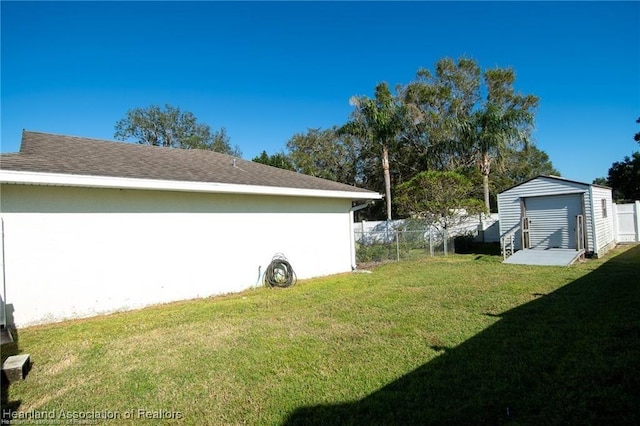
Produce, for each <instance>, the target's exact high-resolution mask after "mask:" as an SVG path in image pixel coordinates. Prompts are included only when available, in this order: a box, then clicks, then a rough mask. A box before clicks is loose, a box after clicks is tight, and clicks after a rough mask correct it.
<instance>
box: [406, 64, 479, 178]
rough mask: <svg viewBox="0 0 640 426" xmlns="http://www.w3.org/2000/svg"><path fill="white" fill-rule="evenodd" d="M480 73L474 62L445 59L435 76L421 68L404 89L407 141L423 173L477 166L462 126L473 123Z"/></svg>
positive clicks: (437, 66) (436, 69) (437, 65)
mask: <svg viewBox="0 0 640 426" xmlns="http://www.w3.org/2000/svg"><path fill="white" fill-rule="evenodd" d="M480 74H481V71H480V67H479V66H478V64H477V63H476V61H474V60H473V59H469V58H464V57H462V58H459V59H458V60H457V61H454V60H453V59H451V58H442V59H440V60H439V61H438V62H437V63H436V65H435V71H434V73H432V72H431V71H429V70H428V69H425V68H422V69H419V70H418V72H417V74H416V79H415V80H414V81H412V82H410V83H409V84H407V85H406V86H405V87H404V88H403V89H402V90H401V93H402V99H403V102H404V103H405V105H406V108H407V112H408V115H409V117H410V120H408V121H407V122H406V123H407V126H406V127H405V133H404V136H405V142H406V143H407V144H409V145H410V146H411V147H412V149H413V151H414V158H416V159H419V160H420V164H419V166H418V167H421V168H422V170H424V169H438V170H457V169H459V168H461V167H467V166H469V165H471V164H473V156H472V155H471V147H469V146H468V144H467V143H466V141H465V140H464V138H463V134H462V132H461V131H462V130H463V127H462V126H461V123H467V122H469V120H470V117H471V115H472V113H473V111H474V109H475V108H476V105H477V103H478V101H479V100H480V93H479V89H480ZM416 154H417V155H416Z"/></svg>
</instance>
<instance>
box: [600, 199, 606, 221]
mask: <svg viewBox="0 0 640 426" xmlns="http://www.w3.org/2000/svg"><path fill="white" fill-rule="evenodd" d="M600 201H602V217H607V199H606V198H603V199H602V200H600Z"/></svg>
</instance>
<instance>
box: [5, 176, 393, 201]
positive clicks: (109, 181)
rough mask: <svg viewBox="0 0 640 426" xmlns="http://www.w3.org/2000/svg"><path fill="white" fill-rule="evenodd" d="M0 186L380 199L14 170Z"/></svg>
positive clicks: (355, 194)
mask: <svg viewBox="0 0 640 426" xmlns="http://www.w3.org/2000/svg"><path fill="white" fill-rule="evenodd" d="M0 183H2V184H22V185H42V186H70V187H83V188H108V189H135V190H146V191H178V192H202V193H214V194H245V195H279V196H290V197H295V196H297V197H316V198H343V199H349V200H379V199H382V195H380V194H378V193H376V192H372V191H367V192H364V191H334V190H322V189H305V188H287V187H274V186H258V185H240V184H230V183H215V182H188V181H176V180H160V179H135V178H123V177H107V176H93V175H73V174H59V173H40V172H24V171H15V170H0Z"/></svg>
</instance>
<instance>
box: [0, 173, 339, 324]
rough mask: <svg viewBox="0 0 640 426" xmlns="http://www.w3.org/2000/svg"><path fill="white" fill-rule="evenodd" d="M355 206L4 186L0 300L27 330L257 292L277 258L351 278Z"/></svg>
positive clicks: (307, 271) (302, 270)
mask: <svg viewBox="0 0 640 426" xmlns="http://www.w3.org/2000/svg"><path fill="white" fill-rule="evenodd" d="M350 207H351V201H350V200H347V199H326V198H324V199H323V198H304V197H284V196H259V195H231V194H194V193H185V192H162V191H140V190H117V189H91V188H69V187H43V186H26V185H3V186H2V218H3V220H4V224H5V236H4V243H5V244H4V248H5V273H6V285H7V303H8V304H9V305H10V307H11V309H12V310H13V316H14V322H15V324H16V325H18V326H24V325H29V324H35V323H43V322H51V321H57V320H61V319H65V318H73V317H83V316H90V315H95V314H99V313H106V312H112V311H116V310H126V309H132V308H137V307H141V306H145V305H150V304H155V303H163V302H170V301H175V300H182V299H189V298H197V297H205V296H210V295H215V294H221V293H229V292H237V291H241V290H244V289H247V288H251V287H252V286H255V285H256V284H259V283H260V277H259V275H260V273H261V272H264V271H265V269H266V267H267V265H268V264H269V262H270V261H271V259H272V257H273V255H274V254H276V253H283V254H284V255H286V256H287V258H288V259H289V261H290V262H291V265H292V267H293V269H294V270H295V272H296V274H297V275H298V277H299V278H308V277H314V276H320V275H327V274H333V273H339V272H345V271H349V270H350V269H351V246H350V239H351V235H350V234H351V232H350V226H351V224H350V215H349V209H350ZM311 224H313V232H312V229H311V226H310V225H311ZM318 231H320V232H318Z"/></svg>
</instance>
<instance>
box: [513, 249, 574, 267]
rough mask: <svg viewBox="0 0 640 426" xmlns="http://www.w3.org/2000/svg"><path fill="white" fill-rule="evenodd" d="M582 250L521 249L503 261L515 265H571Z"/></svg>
mask: <svg viewBox="0 0 640 426" xmlns="http://www.w3.org/2000/svg"><path fill="white" fill-rule="evenodd" d="M581 254H582V252H579V251H576V250H564V249H547V250H532V249H527V250H519V251H517V252H515V253H514V254H513V255H512V256H510V257H508V258H507V259H506V260H505V261H504V262H503V263H511V264H515V265H540V266H569V265H571V264H572V263H573V262H575V261H576V260H578V258H580V255H581Z"/></svg>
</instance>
